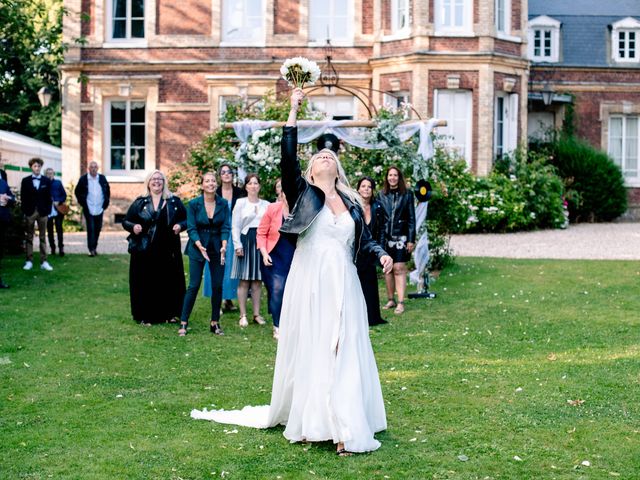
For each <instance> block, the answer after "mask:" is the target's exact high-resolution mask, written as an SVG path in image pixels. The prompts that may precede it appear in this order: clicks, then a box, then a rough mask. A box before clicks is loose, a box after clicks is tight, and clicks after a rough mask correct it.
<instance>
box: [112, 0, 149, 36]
mask: <svg viewBox="0 0 640 480" xmlns="http://www.w3.org/2000/svg"><path fill="white" fill-rule="evenodd" d="M114 1H115V0H106V4H107V42H108V43H116V44H118V43H126V44H128V45H129V44H136V46H137V45H138V44H140V45H146V44H147V7H148V5H147V2H146V0H145V1H144V2H143V17H142V20H143V22H144V37H142V38H140V37H132V36H131V21H132V20H133V18H132V17H131V0H126V2H127V13H126V35H125V37H124V38H114V37H113V22H114V20H113V15H114V11H113V2H114ZM139 18H140V17H136V19H139Z"/></svg>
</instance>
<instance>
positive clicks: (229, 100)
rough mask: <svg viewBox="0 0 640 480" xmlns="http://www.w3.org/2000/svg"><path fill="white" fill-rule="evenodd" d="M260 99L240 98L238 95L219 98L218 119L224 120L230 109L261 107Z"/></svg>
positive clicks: (254, 97) (252, 97)
mask: <svg viewBox="0 0 640 480" xmlns="http://www.w3.org/2000/svg"><path fill="white" fill-rule="evenodd" d="M261 100H262V97H256V96H251V95H250V96H247V97H242V96H239V95H229V96H221V97H220V108H219V110H218V111H219V112H220V114H219V117H220V118H224V116H225V113H226V112H227V110H228V109H229V108H231V107H237V108H240V109H242V108H244V107H247V106H251V107H256V106H261V105H262V101H261Z"/></svg>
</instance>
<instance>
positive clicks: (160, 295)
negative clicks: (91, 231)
mask: <svg viewBox="0 0 640 480" xmlns="http://www.w3.org/2000/svg"><path fill="white" fill-rule="evenodd" d="M145 187H146V195H143V196H141V197H138V198H136V199H135V200H134V201H133V203H132V204H131V206H130V207H129V211H128V212H127V216H126V218H125V220H124V221H123V222H122V226H123V227H124V229H125V230H127V231H128V232H129V233H130V235H129V237H128V240H129V253H130V254H131V262H130V263H129V292H130V297H131V315H132V316H133V319H134V320H135V321H137V322H140V323H141V324H143V325H149V324H152V323H161V322H175V321H176V318H177V317H178V316H179V315H180V311H181V309H182V299H183V297H184V292H185V284H184V266H183V264H182V253H181V252H180V232H181V231H182V230H184V229H186V227H187V214H186V210H185V208H184V205H183V204H182V202H181V201H180V199H179V198H178V197H176V196H175V195H173V194H172V193H171V192H170V191H169V187H168V185H167V178H166V177H165V175H164V174H163V173H162V172H161V171H160V170H154V171H153V172H152V173H151V174H150V175H149V176H148V177H147V179H146V181H145Z"/></svg>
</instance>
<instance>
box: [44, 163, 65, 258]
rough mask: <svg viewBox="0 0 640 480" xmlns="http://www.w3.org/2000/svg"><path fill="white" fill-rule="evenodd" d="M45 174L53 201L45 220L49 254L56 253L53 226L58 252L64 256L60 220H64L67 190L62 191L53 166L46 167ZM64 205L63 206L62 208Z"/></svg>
mask: <svg viewBox="0 0 640 480" xmlns="http://www.w3.org/2000/svg"><path fill="white" fill-rule="evenodd" d="M44 173H45V175H46V176H47V178H48V179H49V180H51V200H52V201H53V207H52V208H51V213H50V214H49V220H47V233H48V234H49V246H50V247H51V255H55V254H56V239H55V237H54V235H53V228H54V227H55V229H56V233H57V234H58V252H59V253H60V256H61V257H64V242H63V233H64V232H63V229H62V222H63V221H64V213H63V212H66V209H65V208H66V204H65V203H64V202H65V201H66V200H67V192H65V191H64V186H63V185H62V182H61V181H60V180H56V178H55V175H56V172H55V171H54V170H53V168H47V169H46V170H45V172H44ZM63 207H64V208H63Z"/></svg>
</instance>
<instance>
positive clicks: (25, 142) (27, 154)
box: [0, 130, 62, 188]
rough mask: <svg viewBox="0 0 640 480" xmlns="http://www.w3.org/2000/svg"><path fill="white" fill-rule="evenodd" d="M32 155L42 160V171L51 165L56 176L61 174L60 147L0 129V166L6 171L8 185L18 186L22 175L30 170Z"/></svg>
mask: <svg viewBox="0 0 640 480" xmlns="http://www.w3.org/2000/svg"><path fill="white" fill-rule="evenodd" d="M33 157H39V158H41V159H42V160H43V161H44V166H43V171H44V169H46V168H49V167H51V168H53V170H54V171H55V172H56V177H61V176H62V150H61V149H60V148H58V147H54V146H53V145H49V144H48V143H45V142H41V141H40V140H35V139H33V138H29V137H27V136H25V135H20V134H19V133H14V132H7V131H6V130H0V168H2V169H4V171H5V172H7V181H8V183H9V186H10V187H13V188H18V187H20V181H21V180H22V177H24V176H26V175H28V174H29V173H30V172H31V169H30V168H29V159H31V158H33Z"/></svg>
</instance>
